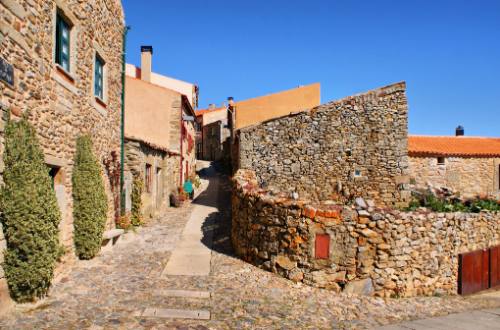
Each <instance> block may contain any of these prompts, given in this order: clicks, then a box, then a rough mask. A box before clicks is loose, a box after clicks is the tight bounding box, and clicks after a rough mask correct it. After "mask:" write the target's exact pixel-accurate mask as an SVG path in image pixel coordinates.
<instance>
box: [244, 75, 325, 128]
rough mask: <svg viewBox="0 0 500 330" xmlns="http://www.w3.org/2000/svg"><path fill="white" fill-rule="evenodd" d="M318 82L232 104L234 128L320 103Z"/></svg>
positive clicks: (309, 107) (312, 106)
mask: <svg viewBox="0 0 500 330" xmlns="http://www.w3.org/2000/svg"><path fill="white" fill-rule="evenodd" d="M320 87H321V86H320V84H319V83H316V84H312V85H307V86H301V87H297V88H294V89H290V90H287V91H283V92H279V93H275V94H270V95H265V96H261V97H257V98H253V99H249V100H244V101H238V102H236V103H235V104H234V110H235V116H236V117H235V119H236V121H235V129H240V128H243V127H247V126H251V125H255V124H258V123H261V122H263V121H266V120H269V119H273V118H277V117H281V116H286V115H289V114H290V113H294V112H299V111H304V110H307V109H311V108H314V107H316V106H318V105H320V103H321V94H320Z"/></svg>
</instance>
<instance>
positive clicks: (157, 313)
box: [142, 308, 210, 320]
mask: <svg viewBox="0 0 500 330" xmlns="http://www.w3.org/2000/svg"><path fill="white" fill-rule="evenodd" d="M142 317H155V318H166V319H192V320H210V311H207V310H188V309H167V308H146V309H145V310H144V312H143V313H142Z"/></svg>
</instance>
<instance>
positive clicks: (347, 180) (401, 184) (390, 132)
mask: <svg viewBox="0 0 500 330" xmlns="http://www.w3.org/2000/svg"><path fill="white" fill-rule="evenodd" d="M405 88H406V86H405V83H397V84H394V85H390V86H387V87H383V88H380V89H376V90H373V91H370V92H367V93H364V94H360V95H357V96H351V97H347V98H344V99H342V100H339V101H334V102H330V103H327V104H324V105H321V106H318V107H316V108H313V109H312V110H309V111H305V112H300V113H298V114H295V115H290V116H286V117H282V118H278V119H274V120H271V121H268V122H265V123H262V124H260V125H257V126H251V127H248V128H244V129H241V130H240V134H239V157H238V158H239V166H240V168H242V169H254V170H255V171H256V174H257V178H258V180H259V183H260V184H262V185H264V186H267V187H270V188H276V189H278V190H283V191H293V190H294V191H296V192H297V193H298V194H299V196H301V197H305V198H310V199H314V200H339V201H343V202H345V201H348V200H352V199H353V198H354V197H358V196H363V197H365V198H368V199H372V200H374V201H376V202H377V203H378V204H379V205H396V206H402V205H405V203H406V202H407V200H408V199H409V197H410V194H409V191H408V190H407V188H408V187H407V183H408V180H409V178H408V157H407V116H408V106H407V100H406V95H405Z"/></svg>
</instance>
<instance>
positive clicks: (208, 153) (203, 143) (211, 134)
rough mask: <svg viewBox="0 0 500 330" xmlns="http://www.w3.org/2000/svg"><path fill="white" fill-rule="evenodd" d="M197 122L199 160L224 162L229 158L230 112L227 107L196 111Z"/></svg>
mask: <svg viewBox="0 0 500 330" xmlns="http://www.w3.org/2000/svg"><path fill="white" fill-rule="evenodd" d="M196 121H197V124H198V127H199V134H198V140H197V142H196V143H197V149H198V150H199V152H198V159H203V160H215V161H219V160H223V159H224V158H228V157H229V152H228V148H229V138H230V136H231V130H230V128H229V110H228V108H227V107H226V106H223V107H221V108H215V106H213V107H212V105H211V107H210V108H209V109H206V110H199V111H196Z"/></svg>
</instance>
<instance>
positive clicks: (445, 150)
mask: <svg viewBox="0 0 500 330" xmlns="http://www.w3.org/2000/svg"><path fill="white" fill-rule="evenodd" d="M408 154H409V155H410V156H457V157H500V138H487V137H467V136H409V137H408Z"/></svg>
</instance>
